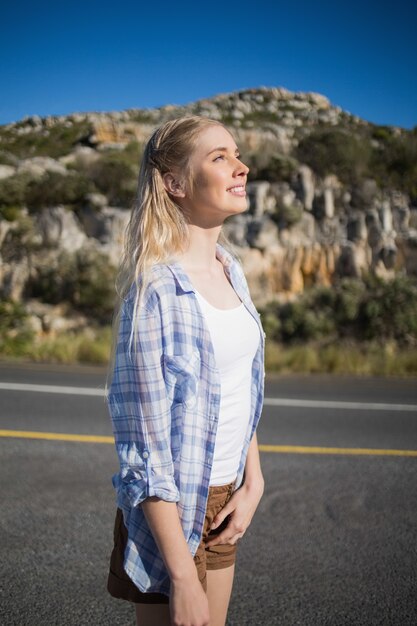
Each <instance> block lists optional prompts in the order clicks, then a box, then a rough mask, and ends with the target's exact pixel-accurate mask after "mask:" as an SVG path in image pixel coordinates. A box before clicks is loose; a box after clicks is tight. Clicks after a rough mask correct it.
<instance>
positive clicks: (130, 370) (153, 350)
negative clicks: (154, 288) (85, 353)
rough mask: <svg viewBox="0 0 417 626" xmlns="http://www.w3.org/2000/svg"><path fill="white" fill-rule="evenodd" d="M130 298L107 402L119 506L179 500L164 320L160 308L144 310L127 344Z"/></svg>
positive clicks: (123, 312) (124, 310) (123, 314)
mask: <svg viewBox="0 0 417 626" xmlns="http://www.w3.org/2000/svg"><path fill="white" fill-rule="evenodd" d="M132 310H133V302H132V300H127V301H125V302H124V303H123V306H122V308H121V313H120V323H119V331H118V338H117V346H116V354H115V365H114V371H113V377H112V382H111V385H110V388H109V392H108V396H107V401H108V406H109V411H110V415H111V418H112V424H113V432H114V437H115V444H116V450H117V454H118V457H119V462H120V472H119V473H117V474H115V475H114V476H113V485H114V487H115V489H116V492H117V503H118V506H120V507H121V508H123V509H126V508H128V507H131V506H133V507H134V506H137V505H139V504H140V503H141V502H142V501H143V500H145V499H146V498H148V497H150V496H156V497H158V498H161V499H162V500H166V501H168V502H177V501H178V500H179V499H180V495H179V491H178V487H177V485H176V483H175V479H174V465H173V461H172V454H171V407H170V403H169V400H168V396H167V390H166V385H165V380H164V376H163V365H162V363H163V361H162V357H163V345H164V341H166V339H165V338H164V331H163V324H162V319H161V314H160V312H159V309H158V307H155V308H154V309H153V310H152V311H148V310H147V309H146V308H142V309H141V312H140V314H139V320H138V333H137V338H136V340H135V341H134V342H132V345H130V335H131V330H132Z"/></svg>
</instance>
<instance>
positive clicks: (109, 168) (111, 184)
mask: <svg viewBox="0 0 417 626" xmlns="http://www.w3.org/2000/svg"><path fill="white" fill-rule="evenodd" d="M88 174H89V176H90V178H91V180H92V181H93V182H94V184H95V186H96V187H97V189H98V190H99V191H101V192H102V193H104V194H105V195H106V196H107V198H108V200H109V203H110V204H111V205H113V206H121V207H129V206H131V204H132V202H133V199H134V195H135V191H136V184H137V182H136V179H137V174H138V165H133V163H132V153H131V152H129V151H127V152H109V153H108V154H105V155H104V156H102V157H101V158H100V159H99V160H98V161H96V162H95V163H93V164H92V165H91V166H90V168H89V172H88Z"/></svg>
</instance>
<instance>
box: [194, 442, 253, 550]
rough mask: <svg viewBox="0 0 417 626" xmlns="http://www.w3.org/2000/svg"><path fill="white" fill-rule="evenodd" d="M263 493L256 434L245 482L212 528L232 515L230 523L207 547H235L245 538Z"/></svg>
mask: <svg viewBox="0 0 417 626" xmlns="http://www.w3.org/2000/svg"><path fill="white" fill-rule="evenodd" d="M263 491H264V479H263V476H262V470H261V462H260V458H259V449H258V440H257V437H256V433H255V434H254V436H253V437H252V441H251V443H250V445H249V449H248V454H247V457H246V464H245V481H244V483H243V485H242V486H241V487H240V488H239V489H238V490H237V491H235V493H234V494H233V495H232V497H231V498H230V500H229V502H228V503H227V504H226V505H225V506H224V507H223V509H222V510H221V511H220V512H219V513H218V514H217V515H216V517H215V518H214V521H213V524H212V526H211V528H212V529H214V528H217V527H218V526H220V524H221V523H222V522H223V520H224V519H225V517H227V516H228V515H230V521H229V523H228V525H227V527H226V528H225V529H224V530H223V531H222V532H221V533H219V534H218V535H216V536H215V537H213V538H212V539H210V541H208V542H207V543H206V546H208V547H209V546H215V545H217V544H221V543H228V544H232V545H233V544H235V543H236V542H237V541H238V540H239V539H240V538H241V537H243V535H244V534H245V532H246V530H247V528H248V526H249V524H250V523H251V521H252V517H253V516H254V514H255V511H256V508H257V506H258V504H259V501H260V499H261V498H262V494H263Z"/></svg>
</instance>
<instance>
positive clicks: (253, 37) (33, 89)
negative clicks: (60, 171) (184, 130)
mask: <svg viewBox="0 0 417 626" xmlns="http://www.w3.org/2000/svg"><path fill="white" fill-rule="evenodd" d="M2 22H3V25H2V36H1V40H0V84H1V97H0V124H5V123H8V122H10V121H15V120H19V119H21V118H22V117H24V116H25V115H33V114H38V115H41V116H45V115H59V114H66V113H72V112H75V111H112V110H122V109H126V108H135V107H139V108H141V107H153V106H161V105H164V104H169V103H175V104H185V103H187V102H192V101H194V100H198V99H200V98H206V97H210V96H213V95H216V94H218V93H224V92H230V91H234V90H239V89H245V88H249V87H258V86H268V87H272V86H281V87H286V88H287V89H290V90H292V91H316V92H319V93H322V94H324V95H326V96H327V97H328V98H329V99H330V100H331V102H332V103H333V104H336V105H339V106H341V107H342V108H343V109H345V110H347V111H350V112H351V113H354V114H356V115H359V116H360V117H363V118H364V119H366V120H369V121H371V122H374V123H377V124H393V125H398V126H403V127H405V128H412V127H414V126H416V125H417V37H416V34H415V25H416V24H417V3H416V2H411V1H407V2H404V1H403V2H402V1H398V2H390V1H387V2H385V1H384V0H380V1H379V2H374V1H373V0H370V1H368V2H367V1H366V0H362V2H358V1H357V0H353V1H352V2H349V3H342V4H340V3H337V2H328V1H327V0H323V1H322V2H315V3H313V2H304V1H303V0H299V1H296V0H294V2H291V0H287V1H286V2H285V3H280V2H272V1H269V2H266V1H264V0H253V1H252V2H246V0H242V1H241V2H237V3H231V2H222V3H217V2H211V3H203V4H200V3H198V2H192V3H191V2H180V1H178V2H173V1H172V0H171V2H165V1H162V2H153V3H149V4H148V5H146V6H144V5H143V3H141V2H140V1H138V0H137V1H136V2H122V1H120V2H115V1H114V0H113V2H107V1H106V0H102V1H101V2H97V1H95V0H94V1H92V2H88V1H86V2H85V3H83V4H82V3H81V2H78V0H74V1H73V2H72V3H58V2H56V1H55V2H53V3H52V2H37V3H33V2H31V3H29V2H27V3H26V2H20V3H17V2H15V3H7V5H5V6H4V8H2Z"/></svg>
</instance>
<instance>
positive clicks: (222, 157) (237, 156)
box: [213, 154, 241, 161]
mask: <svg viewBox="0 0 417 626" xmlns="http://www.w3.org/2000/svg"><path fill="white" fill-rule="evenodd" d="M235 156H236V158H237V159H239V160H240V156H241V155H240V154H236V155H235ZM224 158H225V156H224V154H219V156H216V158H215V159H213V161H217V159H224Z"/></svg>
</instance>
